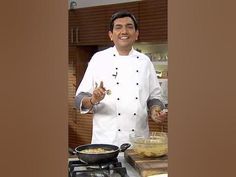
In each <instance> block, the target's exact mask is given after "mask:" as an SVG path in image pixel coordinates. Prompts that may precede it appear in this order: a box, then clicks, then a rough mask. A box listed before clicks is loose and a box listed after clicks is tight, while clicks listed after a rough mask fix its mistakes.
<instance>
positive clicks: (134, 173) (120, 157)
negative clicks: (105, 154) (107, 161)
mask: <svg viewBox="0 0 236 177" xmlns="http://www.w3.org/2000/svg"><path fill="white" fill-rule="evenodd" d="M118 160H119V161H120V162H121V163H122V166H123V167H126V170H127V173H128V175H129V177H141V176H140V175H139V174H138V172H137V171H136V170H135V169H134V168H133V167H132V166H131V165H130V164H129V163H128V162H127V161H126V160H125V157H124V153H123V152H120V153H119V155H118Z"/></svg>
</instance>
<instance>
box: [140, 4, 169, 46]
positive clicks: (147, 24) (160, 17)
mask: <svg viewBox="0 0 236 177" xmlns="http://www.w3.org/2000/svg"><path fill="white" fill-rule="evenodd" d="M139 5H140V8H139V9H140V10H139V24H140V28H139V30H140V35H139V41H140V42H147V41H148V42H157V43H167V30H168V29H167V0H147V1H140V2H139Z"/></svg>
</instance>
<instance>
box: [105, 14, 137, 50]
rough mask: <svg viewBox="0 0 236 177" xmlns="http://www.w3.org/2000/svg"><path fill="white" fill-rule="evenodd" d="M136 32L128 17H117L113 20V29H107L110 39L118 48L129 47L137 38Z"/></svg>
mask: <svg viewBox="0 0 236 177" xmlns="http://www.w3.org/2000/svg"><path fill="white" fill-rule="evenodd" d="M138 34H139V33H138V30H137V31H135V26H134V22H133V20H132V19H131V18H130V17H123V18H117V19H116V20H115V21H114V27H113V31H109V36H110V39H111V40H112V41H113V42H114V44H115V46H116V48H117V49H118V50H119V49H126V50H127V49H131V48H132V45H133V44H134V42H135V40H137V39H138Z"/></svg>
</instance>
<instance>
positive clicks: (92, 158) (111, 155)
mask: <svg viewBox="0 0 236 177" xmlns="http://www.w3.org/2000/svg"><path fill="white" fill-rule="evenodd" d="M130 146H131V144H129V143H125V144H122V145H121V146H120V148H119V147H118V146H115V145H111V144H86V145H81V146H78V147H76V148H75V150H74V151H73V152H72V153H73V154H75V155H77V157H78V158H79V160H80V161H81V162H84V163H86V164H95V163H102V162H109V161H112V160H114V159H115V158H116V157H117V156H118V154H119V153H120V152H124V151H125V150H126V149H128V148H129V147H130ZM97 148H102V149H104V152H99V153H90V152H86V153H84V152H83V151H84V150H89V149H97ZM69 151H70V153H71V149H69Z"/></svg>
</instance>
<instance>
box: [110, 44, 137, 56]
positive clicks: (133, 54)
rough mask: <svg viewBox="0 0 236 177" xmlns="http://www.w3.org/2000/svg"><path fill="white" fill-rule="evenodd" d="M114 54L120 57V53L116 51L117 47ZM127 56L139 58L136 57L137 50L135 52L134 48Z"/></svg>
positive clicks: (114, 48)
mask: <svg viewBox="0 0 236 177" xmlns="http://www.w3.org/2000/svg"><path fill="white" fill-rule="evenodd" d="M113 54H114V56H120V54H119V52H118V51H117V49H116V46H114V47H113ZM121 56H122V55H121ZM127 56H137V55H135V50H134V48H133V47H132V49H131V50H130V52H129V54H128V55H127Z"/></svg>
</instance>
